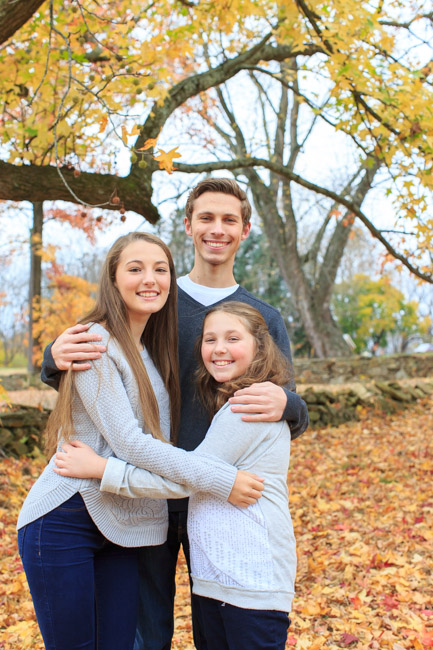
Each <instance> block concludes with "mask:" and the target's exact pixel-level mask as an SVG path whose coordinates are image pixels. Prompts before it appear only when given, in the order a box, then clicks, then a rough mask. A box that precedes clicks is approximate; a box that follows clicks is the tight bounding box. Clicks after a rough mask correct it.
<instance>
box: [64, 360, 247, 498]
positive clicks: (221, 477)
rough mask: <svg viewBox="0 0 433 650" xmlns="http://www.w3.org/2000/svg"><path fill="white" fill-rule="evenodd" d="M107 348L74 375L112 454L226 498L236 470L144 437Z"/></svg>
mask: <svg viewBox="0 0 433 650" xmlns="http://www.w3.org/2000/svg"><path fill="white" fill-rule="evenodd" d="M118 363H119V359H115V358H113V357H112V355H111V353H110V348H109V349H108V351H107V353H106V354H104V355H102V357H101V358H100V359H96V360H95V361H93V362H92V368H91V369H90V370H87V371H86V372H81V373H78V375H76V376H75V387H76V390H77V393H78V395H79V397H80V399H81V402H82V404H83V407H84V409H85V410H86V412H87V414H88V416H89V417H90V419H91V420H92V422H93V424H94V426H95V427H96V429H97V430H98V432H99V434H100V435H101V436H102V437H103V438H104V439H105V440H106V441H107V443H108V444H109V446H110V448H111V449H112V451H113V452H114V454H115V455H116V456H117V457H118V458H121V459H123V460H125V461H127V462H129V463H132V464H133V465H136V466H138V467H145V468H147V469H149V470H151V471H152V472H155V473H157V474H160V475H162V476H165V477H169V478H171V479H172V480H173V481H175V482H176V483H183V484H185V485H188V486H190V487H191V488H193V489H195V490H199V491H204V492H211V493H213V494H215V495H217V496H219V497H221V498H223V499H225V500H226V499H228V497H229V495H230V492H231V490H232V487H233V483H234V481H235V478H236V473H237V470H236V468H235V467H233V466H231V465H229V464H227V463H222V462H220V461H217V460H216V459H206V460H204V459H203V458H199V457H197V456H191V455H190V454H188V453H187V452H186V451H184V450H183V449H178V448H176V447H173V446H171V445H170V444H168V443H166V442H163V441H161V440H157V439H156V438H153V437H152V436H151V435H149V434H145V433H144V432H143V430H142V428H141V427H140V425H139V422H138V420H137V418H136V416H135V414H134V412H133V409H132V406H131V403H130V401H129V397H128V394H127V392H126V389H125V385H124V383H123V379H122V376H121V372H120V370H119V367H118Z"/></svg>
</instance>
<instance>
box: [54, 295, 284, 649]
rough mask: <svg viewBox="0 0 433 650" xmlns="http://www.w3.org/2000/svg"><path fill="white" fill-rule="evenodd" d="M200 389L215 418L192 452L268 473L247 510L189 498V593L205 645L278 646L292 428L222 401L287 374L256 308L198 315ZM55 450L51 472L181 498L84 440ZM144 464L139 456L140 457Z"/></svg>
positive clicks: (135, 493) (200, 496) (124, 491)
mask: <svg viewBox="0 0 433 650" xmlns="http://www.w3.org/2000/svg"><path fill="white" fill-rule="evenodd" d="M199 347H200V350H201V359H202V360H201V366H200V370H199V374H198V388H199V392H200V396H201V398H202V400H203V402H204V403H205V405H206V407H207V409H208V411H209V414H210V416H213V420H212V424H211V426H210V429H209V431H208V433H207V436H206V438H205V440H204V441H203V442H202V444H201V445H200V446H199V447H197V449H196V450H195V451H194V452H189V455H190V456H203V457H207V458H209V457H213V458H218V459H220V460H223V461H226V462H227V463H231V464H235V465H236V466H237V467H239V468H242V469H245V470H248V471H251V472H255V473H256V474H259V475H260V476H262V477H264V479H265V491H264V492H263V497H262V499H261V500H260V502H257V503H256V504H255V505H252V506H250V507H249V508H248V509H246V510H241V509H239V508H237V507H234V506H232V505H230V504H228V503H226V501H225V500H224V499H222V498H220V497H218V496H212V495H209V494H204V493H202V492H195V493H194V494H193V495H192V496H191V498H190V505H189V515H188V536H189V540H190V551H191V574H192V578H193V591H194V593H195V594H197V595H198V596H199V597H200V598H199V602H200V614H201V617H202V622H203V626H204V630H205V635H206V641H207V645H208V648H209V650H264V649H265V648H266V649H267V650H283V648H284V645H285V641H286V636H287V628H288V626H289V624H290V621H289V618H288V612H289V611H290V608H291V602H292V598H293V595H294V581H295V572H296V550H295V538H294V535H293V528H292V523H291V518H290V513H289V508H288V491H287V484H286V479H287V471H288V467H289V455H290V431H289V428H288V425H287V423H286V422H254V423H252V422H243V421H242V420H241V416H240V415H239V414H237V413H233V412H232V411H231V410H230V408H229V404H228V403H227V399H228V398H229V397H230V395H232V394H233V392H234V391H235V390H238V389H240V388H244V387H246V386H249V385H251V384H252V383H254V382H262V381H272V382H274V383H277V384H280V385H284V384H285V383H287V381H288V378H289V377H288V374H289V373H288V369H287V363H286V360H285V359H284V358H283V356H282V355H281V353H280V352H279V350H278V348H277V347H276V345H275V344H274V342H273V340H272V338H271V336H270V334H269V332H268V330H267V327H266V324H265V321H264V320H263V317H262V316H261V314H260V313H259V312H258V311H256V310H255V309H253V308H252V307H250V306H249V305H246V304H244V303H237V302H229V303H222V304H219V305H218V306H216V307H214V308H213V309H211V310H210V311H209V313H208V315H207V316H206V318H205V321H204V324H203V331H202V335H201V338H200V341H199ZM66 451H67V452H68V453H58V454H57V459H56V464H57V465H58V467H59V468H61V469H59V470H58V471H59V472H61V473H64V474H67V475H73V476H76V475H77V476H94V477H101V478H102V482H101V490H103V491H107V492H111V493H115V494H119V495H122V496H129V497H142V496H148V497H158V496H170V497H173V496H179V497H181V496H185V492H186V491H185V489H184V488H179V487H177V488H176V486H175V485H174V484H171V483H169V482H168V481H166V480H160V479H159V477H157V476H154V475H152V474H151V473H150V472H146V471H145V470H143V469H138V468H135V467H133V466H132V465H128V464H126V463H125V462H123V461H121V460H119V459H116V458H109V459H108V460H107V459H104V458H100V457H98V456H96V455H95V454H94V452H93V451H92V450H90V449H89V448H81V449H80V448H77V447H72V446H69V447H68V448H67V450H66ZM145 464H146V463H142V465H145Z"/></svg>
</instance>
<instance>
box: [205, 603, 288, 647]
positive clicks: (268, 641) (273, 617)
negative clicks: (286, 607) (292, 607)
mask: <svg viewBox="0 0 433 650" xmlns="http://www.w3.org/2000/svg"><path fill="white" fill-rule="evenodd" d="M197 599H198V602H199V607H200V613H201V617H202V621H203V625H204V629H205V631H206V639H207V643H208V649H209V650H284V647H285V644H286V639H287V630H288V628H289V625H290V619H289V616H288V614H286V613H285V612H278V611H275V610H262V609H243V608H241V607H235V606H234V605H229V604H228V603H222V602H221V601H219V600H214V599H213V598H204V597H203V596H197Z"/></svg>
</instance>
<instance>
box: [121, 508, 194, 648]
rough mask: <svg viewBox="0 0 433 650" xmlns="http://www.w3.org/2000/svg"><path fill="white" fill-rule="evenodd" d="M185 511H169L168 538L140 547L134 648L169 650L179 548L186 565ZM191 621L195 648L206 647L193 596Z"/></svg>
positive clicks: (187, 548) (187, 546) (187, 545)
mask: <svg viewBox="0 0 433 650" xmlns="http://www.w3.org/2000/svg"><path fill="white" fill-rule="evenodd" d="M186 521H187V512H170V513H169V526H168V536H167V541H166V542H165V543H164V544H161V545H160V546H146V547H143V548H140V549H139V554H138V562H139V575H140V605H139V612H138V626H137V634H136V637H135V643H134V650H170V647H171V639H172V637H173V626H174V623H173V609H174V595H175V591H176V585H175V575H176V564H177V556H178V554H179V550H180V547H181V546H182V547H183V552H184V554H185V557H186V561H187V564H188V568H189V543H188V535H187V530H186ZM191 603H192V624H193V636H194V644H195V647H196V648H197V650H207V645H206V642H205V640H204V635H203V633H202V629H201V625H200V621H199V619H198V612H197V596H192V599H191Z"/></svg>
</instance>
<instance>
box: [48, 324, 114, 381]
mask: <svg viewBox="0 0 433 650" xmlns="http://www.w3.org/2000/svg"><path fill="white" fill-rule="evenodd" d="M89 327H90V324H87V325H74V327H69V328H68V329H67V330H65V331H64V332H63V333H62V334H61V335H60V336H59V337H58V338H57V339H56V340H55V341H54V343H53V345H52V346H51V354H52V356H53V359H54V363H55V364H56V366H57V368H58V369H59V370H68V369H69V367H70V366H71V365H72V370H88V369H89V368H90V367H91V365H90V363H88V362H89V361H90V360H92V359H100V357H101V352H105V351H106V349H107V348H106V347H105V346H104V345H94V344H92V341H100V340H101V338H102V337H101V335H100V334H95V333H93V332H88V331H87V330H88V329H89ZM78 361H79V362H81V363H76V362H78ZM83 362H84V363H83Z"/></svg>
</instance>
